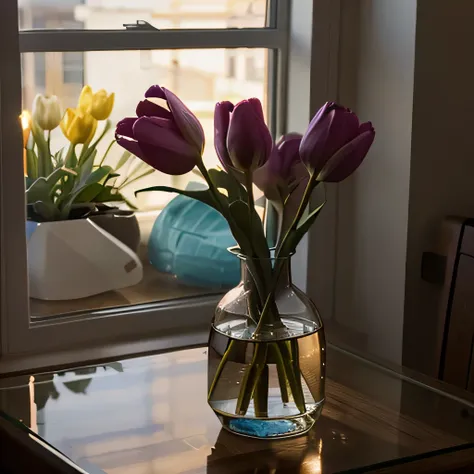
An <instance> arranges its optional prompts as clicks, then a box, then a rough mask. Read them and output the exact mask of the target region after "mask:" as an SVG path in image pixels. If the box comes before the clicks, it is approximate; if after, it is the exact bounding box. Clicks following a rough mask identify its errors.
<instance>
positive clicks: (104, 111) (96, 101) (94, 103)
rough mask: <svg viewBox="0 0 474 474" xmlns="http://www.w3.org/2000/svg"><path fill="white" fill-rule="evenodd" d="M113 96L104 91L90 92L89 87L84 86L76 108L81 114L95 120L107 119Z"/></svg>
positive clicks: (110, 110)
mask: <svg viewBox="0 0 474 474" xmlns="http://www.w3.org/2000/svg"><path fill="white" fill-rule="evenodd" d="M114 100H115V94H114V93H113V92H112V93H111V94H108V93H107V91H106V90H105V89H100V90H99V91H98V92H96V93H94V92H92V88H91V86H84V88H83V89H82V92H81V95H80V96H79V103H78V105H77V108H78V109H80V110H81V111H82V112H85V113H89V114H91V115H92V116H93V117H94V118H95V119H96V120H105V119H107V118H109V115H110V114H111V113H112V109H113V107H114Z"/></svg>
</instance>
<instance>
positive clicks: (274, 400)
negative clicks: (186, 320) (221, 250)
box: [208, 255, 325, 439]
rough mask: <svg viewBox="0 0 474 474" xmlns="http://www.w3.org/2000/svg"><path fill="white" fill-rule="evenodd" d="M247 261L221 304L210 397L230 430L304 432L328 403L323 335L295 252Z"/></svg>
mask: <svg viewBox="0 0 474 474" xmlns="http://www.w3.org/2000/svg"><path fill="white" fill-rule="evenodd" d="M240 258H241V259H242V281H241V282H240V284H239V285H238V286H237V287H236V288H234V289H232V290H230V291H229V292H228V293H227V294H226V295H225V296H224V297H223V298H222V300H221V301H220V303H219V304H218V305H217V308H216V311H215V315H214V319H213V322H212V327H211V333H210V337H209V362H208V402H209V405H210V406H211V408H212V409H213V410H214V412H215V413H216V415H217V416H218V418H219V419H220V421H221V423H222V426H223V427H224V428H226V429H227V430H230V431H232V432H234V433H238V434H241V435H244V436H250V437H254V438H265V439H268V438H272V439H273V438H286V437H289V436H296V435H300V434H302V433H305V432H306V431H308V430H309V429H311V427H312V426H313V424H314V422H315V421H316V420H317V419H318V418H319V416H320V414H321V410H322V406H323V403H324V384H325V339H324V330H323V325H322V321H321V318H320V316H319V313H318V311H317V309H316V307H315V305H314V304H313V302H312V301H311V300H310V299H309V298H308V296H306V295H305V294H304V293H303V292H302V291H301V290H299V289H298V288H296V287H295V286H294V285H293V284H292V281H291V272H290V267H291V261H290V260H291V258H290V257H288V258H283V259H281V258H280V259H275V258H270V259H250V258H247V257H244V256H242V255H240Z"/></svg>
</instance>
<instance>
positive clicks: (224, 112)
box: [214, 101, 234, 170]
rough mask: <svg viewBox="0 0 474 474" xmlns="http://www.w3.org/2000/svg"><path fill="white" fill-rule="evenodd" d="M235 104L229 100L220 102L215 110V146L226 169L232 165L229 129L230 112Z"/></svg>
mask: <svg viewBox="0 0 474 474" xmlns="http://www.w3.org/2000/svg"><path fill="white" fill-rule="evenodd" d="M233 110H234V104H232V102H229V101H224V102H218V103H217V104H216V108H215V111H214V148H215V149H216V153H217V156H218V157H219V160H220V162H221V163H222V166H223V167H224V169H225V170H227V169H228V167H229V166H232V162H231V161H230V156H229V152H228V151H227V133H228V131H229V123H230V114H231V112H232V111H233Z"/></svg>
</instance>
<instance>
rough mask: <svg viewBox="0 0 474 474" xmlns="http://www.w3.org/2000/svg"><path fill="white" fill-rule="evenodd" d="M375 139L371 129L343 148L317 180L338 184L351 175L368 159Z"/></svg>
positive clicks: (331, 159)
mask: <svg viewBox="0 0 474 474" xmlns="http://www.w3.org/2000/svg"><path fill="white" fill-rule="evenodd" d="M374 138H375V131H374V129H373V128H371V129H370V130H369V131H366V132H364V133H362V134H360V135H359V136H357V137H356V138H354V140H352V141H350V142H349V143H347V144H346V145H345V146H344V147H342V148H341V149H340V150H339V151H338V152H337V153H336V154H335V155H334V156H333V157H331V158H330V160H329V161H328V162H327V164H326V166H325V167H324V168H323V169H322V170H321V172H320V173H319V175H318V177H317V180H318V181H325V182H329V183H338V182H340V181H343V180H344V179H346V178H347V177H348V176H349V175H351V174H352V173H353V172H354V171H355V170H356V169H357V168H358V167H359V165H360V164H361V163H362V161H363V160H364V158H365V157H366V155H367V153H368V151H369V149H370V147H371V145H372V143H373V141H374Z"/></svg>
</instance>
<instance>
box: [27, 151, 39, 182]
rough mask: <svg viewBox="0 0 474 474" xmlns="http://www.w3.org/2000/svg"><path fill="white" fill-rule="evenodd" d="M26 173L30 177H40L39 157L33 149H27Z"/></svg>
mask: <svg viewBox="0 0 474 474" xmlns="http://www.w3.org/2000/svg"><path fill="white" fill-rule="evenodd" d="M26 174H27V175H28V177H29V178H32V179H36V178H37V177H38V157H37V156H36V153H35V152H34V151H33V150H29V149H28V150H26Z"/></svg>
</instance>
